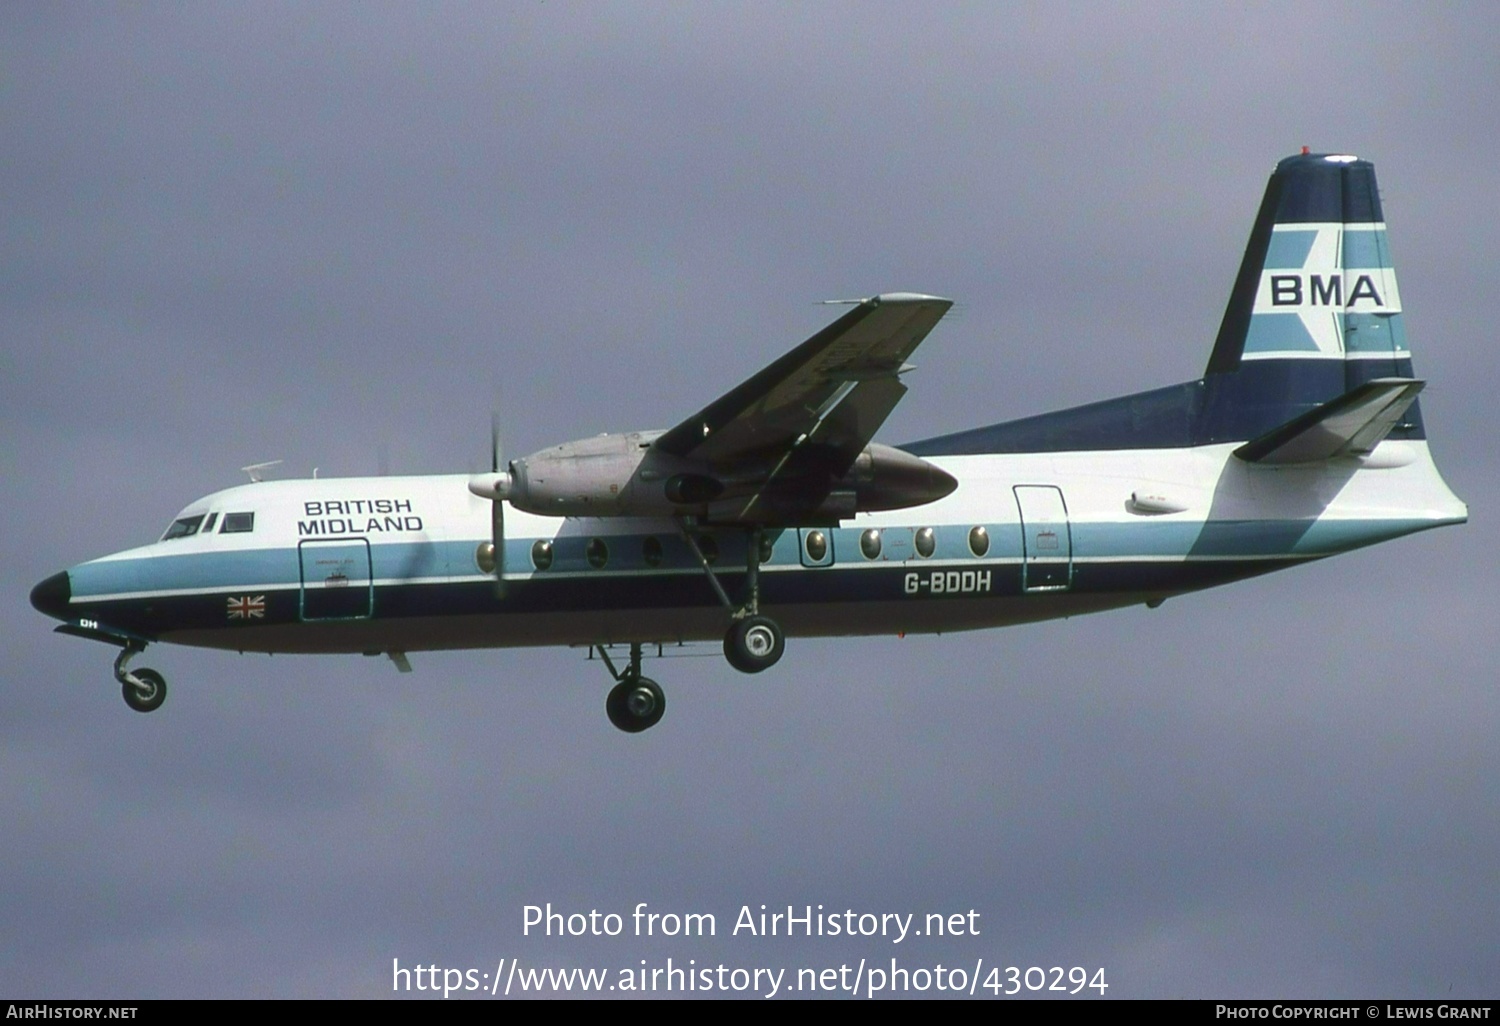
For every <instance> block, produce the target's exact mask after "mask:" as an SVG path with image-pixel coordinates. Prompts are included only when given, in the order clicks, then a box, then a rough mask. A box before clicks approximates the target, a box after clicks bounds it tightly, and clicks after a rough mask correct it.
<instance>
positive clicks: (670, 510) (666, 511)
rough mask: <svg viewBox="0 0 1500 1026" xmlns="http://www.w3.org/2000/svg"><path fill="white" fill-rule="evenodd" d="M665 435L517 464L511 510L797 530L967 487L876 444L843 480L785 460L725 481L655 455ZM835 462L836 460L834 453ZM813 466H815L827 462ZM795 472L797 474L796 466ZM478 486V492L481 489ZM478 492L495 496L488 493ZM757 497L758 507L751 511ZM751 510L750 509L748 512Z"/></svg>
mask: <svg viewBox="0 0 1500 1026" xmlns="http://www.w3.org/2000/svg"><path fill="white" fill-rule="evenodd" d="M655 438H656V433H643V432H633V433H631V434H623V435H599V436H597V437H595V438H583V439H579V440H578V441H575V442H567V443H565V444H563V445H556V446H553V447H552V448H550V449H543V450H541V451H540V452H535V453H532V454H531V455H530V456H527V457H526V458H525V459H520V460H514V461H512V463H511V464H510V471H509V474H508V475H507V476H506V478H505V484H506V489H505V491H506V496H505V497H506V498H508V499H509V500H510V503H511V505H512V506H514V507H515V508H517V509H522V510H525V511H526V512H528V513H539V514H542V515H544V516H564V517H574V516H577V517H588V516H595V517H601V516H603V517H607V516H641V517H659V516H674V515H681V514H691V515H696V516H702V517H706V518H707V519H709V520H717V521H721V522H726V523H734V522H741V521H743V520H751V521H754V522H758V523H787V524H790V523H796V522H798V521H799V520H801V519H803V518H811V519H813V520H816V521H817V522H820V523H822V522H827V521H830V520H841V519H847V518H849V517H852V516H854V515H855V514H856V513H860V512H868V511H873V510H888V509H903V508H905V507H907V506H920V505H923V504H924V503H928V502H932V501H934V500H936V499H941V498H942V497H943V496H945V495H948V494H949V493H951V492H952V491H953V490H954V489H955V488H957V487H958V482H957V481H956V480H954V479H953V477H952V475H950V474H948V473H946V472H945V471H943V470H940V469H939V468H937V467H936V466H934V465H933V464H931V463H928V462H927V461H926V460H924V459H922V458H920V457H917V456H913V455H912V454H911V453H908V452H903V451H902V450H900V449H896V448H893V447H891V446H889V445H878V444H874V443H872V444H870V445H868V446H866V447H865V449H864V450H863V451H862V452H861V453H860V454H859V456H858V457H857V458H856V459H855V461H854V463H853V465H852V466H850V467H849V468H848V469H847V470H846V471H845V472H844V474H843V476H842V477H840V478H839V479H837V480H834V481H830V480H829V479H828V477H827V476H826V472H824V473H823V474H821V475H820V474H818V472H817V471H816V470H808V469H807V468H806V466H804V467H803V469H801V470H800V471H799V470H797V469H795V468H796V466H797V464H796V460H792V461H789V462H787V463H784V462H783V461H782V459H781V457H780V455H779V454H778V455H776V457H775V458H774V459H773V460H768V462H767V463H766V464H764V465H759V464H754V463H750V464H747V465H745V466H743V467H737V468H735V472H734V474H733V475H732V476H731V475H725V474H721V473H718V472H716V470H715V468H712V467H708V466H705V465H703V464H701V463H698V462H695V461H693V460H690V459H683V458H681V457H677V456H672V455H668V454H666V453H661V452H658V451H655V450H653V449H652V448H651V442H652V440H653V439H655ZM825 455H826V457H827V460H835V459H837V456H836V454H834V453H831V452H830V453H827V454H825ZM827 460H823V459H822V458H818V459H814V460H812V461H811V463H810V465H811V466H813V467H816V466H818V465H820V464H824V465H826V462H827ZM788 468H792V469H788ZM473 487H474V486H473V485H471V489H473ZM476 494H486V493H485V492H484V491H483V490H480V491H477V492H476ZM751 496H756V501H755V502H754V503H753V504H748V500H749V498H750V497H751ZM747 504H748V505H749V507H750V512H749V514H748V516H747V515H746V512H745V511H746V508H747Z"/></svg>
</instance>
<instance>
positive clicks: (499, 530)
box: [490, 499, 505, 598]
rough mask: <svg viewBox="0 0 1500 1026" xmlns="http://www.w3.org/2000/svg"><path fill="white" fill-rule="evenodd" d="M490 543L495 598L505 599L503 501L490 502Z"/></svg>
mask: <svg viewBox="0 0 1500 1026" xmlns="http://www.w3.org/2000/svg"><path fill="white" fill-rule="evenodd" d="M490 543H491V544H492V545H494V547H495V597H496V598H504V597H505V500H504V499H493V500H491V502H490Z"/></svg>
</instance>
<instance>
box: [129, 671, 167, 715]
mask: <svg viewBox="0 0 1500 1026" xmlns="http://www.w3.org/2000/svg"><path fill="white" fill-rule="evenodd" d="M131 676H133V677H135V679H136V680H138V681H140V684H139V685H137V684H134V683H132V682H131V681H128V680H127V681H121V682H120V693H121V694H122V695H124V697H125V704H126V705H128V706H130V708H132V709H134V710H135V711H136V712H142V713H148V712H155V711H156V710H158V709H160V708H161V704H162V703H163V702H165V701H166V700H167V682H166V681H165V680H163V679H162V675H161V674H159V673H157V672H156V671H155V670H144V669H143V670H136V671H134V672H133V673H132V674H131Z"/></svg>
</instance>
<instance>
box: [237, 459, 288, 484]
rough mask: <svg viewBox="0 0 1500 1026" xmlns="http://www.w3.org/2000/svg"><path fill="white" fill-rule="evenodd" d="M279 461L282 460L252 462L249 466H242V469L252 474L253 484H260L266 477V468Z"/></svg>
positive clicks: (251, 481)
mask: <svg viewBox="0 0 1500 1026" xmlns="http://www.w3.org/2000/svg"><path fill="white" fill-rule="evenodd" d="M279 463H281V461H280V460H271V461H269V462H267V463H252V464H250V465H249V466H248V467H241V468H240V469H241V470H243V471H244V472H245V473H247V474H249V475H250V483H251V484H259V483H260V482H261V481H263V480H264V479H265V473H266V470H267V469H268V468H270V467H274V466H277V465H278V464H279Z"/></svg>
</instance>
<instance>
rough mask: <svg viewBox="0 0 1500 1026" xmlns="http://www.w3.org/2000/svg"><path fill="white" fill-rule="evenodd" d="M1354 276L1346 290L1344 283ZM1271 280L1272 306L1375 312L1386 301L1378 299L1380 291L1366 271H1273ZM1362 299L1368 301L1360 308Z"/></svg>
mask: <svg viewBox="0 0 1500 1026" xmlns="http://www.w3.org/2000/svg"><path fill="white" fill-rule="evenodd" d="M1349 278H1353V283H1352V284H1351V285H1350V286H1349V288H1348V289H1347V298H1345V295H1346V290H1345V288H1344V283H1345V281H1347V280H1348V279H1349ZM1270 279H1271V306H1272V307H1276V308H1281V309H1285V308H1287V307H1293V308H1295V307H1300V306H1323V307H1335V308H1339V309H1344V310H1356V309H1359V310H1361V312H1366V313H1376V312H1380V311H1383V310H1384V308H1385V300H1384V299H1382V298H1381V296H1380V291H1379V289H1377V288H1376V287H1375V281H1374V279H1373V278H1372V277H1371V276H1370V275H1368V274H1361V275H1358V276H1354V275H1339V274H1284V273H1283V274H1272V275H1270ZM1361 300H1364V301H1366V302H1367V305H1366V306H1365V307H1363V308H1361V307H1359V303H1360V301H1361Z"/></svg>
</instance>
